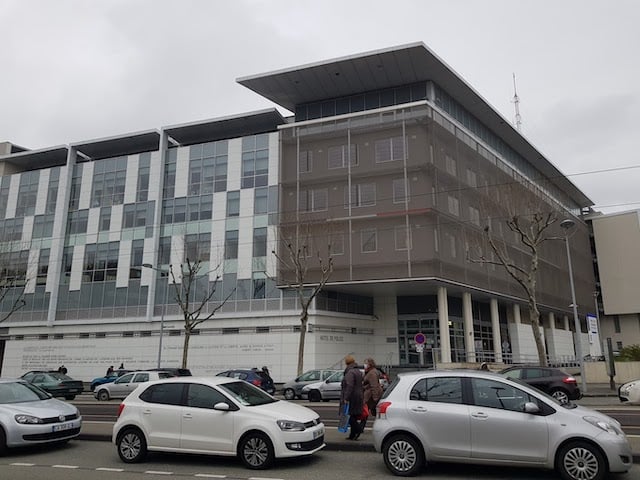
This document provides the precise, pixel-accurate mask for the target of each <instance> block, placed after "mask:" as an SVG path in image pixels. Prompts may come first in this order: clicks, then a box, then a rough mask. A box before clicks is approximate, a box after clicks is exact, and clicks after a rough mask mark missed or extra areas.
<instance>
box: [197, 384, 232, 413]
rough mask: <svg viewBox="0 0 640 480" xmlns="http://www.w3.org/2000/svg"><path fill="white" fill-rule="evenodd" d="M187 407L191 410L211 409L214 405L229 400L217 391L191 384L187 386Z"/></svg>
mask: <svg viewBox="0 0 640 480" xmlns="http://www.w3.org/2000/svg"><path fill="white" fill-rule="evenodd" d="M188 392H189V393H188V394H187V406H188V407H193V408H210V409H211V408H213V406H214V405H215V404H216V403H220V402H226V403H229V404H230V402H229V400H227V398H226V397H225V396H224V395H222V394H221V393H220V392H218V391H217V390H214V389H213V388H211V387H209V386H207V385H202V384H199V383H191V384H189V386H188Z"/></svg>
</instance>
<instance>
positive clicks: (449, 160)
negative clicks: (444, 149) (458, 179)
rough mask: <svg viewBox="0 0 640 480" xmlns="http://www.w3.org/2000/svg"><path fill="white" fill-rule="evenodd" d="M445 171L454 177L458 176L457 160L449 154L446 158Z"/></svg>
mask: <svg viewBox="0 0 640 480" xmlns="http://www.w3.org/2000/svg"><path fill="white" fill-rule="evenodd" d="M445 169H446V170H447V173H448V174H450V175H453V176H454V177H455V176H457V175H458V166H457V163H456V160H455V158H453V157H452V156H451V155H448V154H447V156H446V157H445Z"/></svg>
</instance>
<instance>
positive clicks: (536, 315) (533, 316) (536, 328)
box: [529, 299, 547, 367]
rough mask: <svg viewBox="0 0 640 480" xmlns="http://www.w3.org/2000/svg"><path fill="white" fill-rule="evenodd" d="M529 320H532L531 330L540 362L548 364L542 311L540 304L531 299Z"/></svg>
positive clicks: (543, 365)
mask: <svg viewBox="0 0 640 480" xmlns="http://www.w3.org/2000/svg"><path fill="white" fill-rule="evenodd" d="M529 321H530V322H531V330H532V331H533V339H534V340H535V342H536V349H537V350H538V363H539V364H540V366H541V367H546V366H547V355H546V351H545V348H544V343H542V335H541V334H540V312H539V311H538V305H537V304H536V303H535V302H534V301H532V299H529Z"/></svg>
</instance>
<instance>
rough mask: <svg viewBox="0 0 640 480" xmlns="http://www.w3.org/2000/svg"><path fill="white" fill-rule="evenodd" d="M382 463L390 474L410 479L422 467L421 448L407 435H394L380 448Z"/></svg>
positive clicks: (422, 453)
mask: <svg viewBox="0 0 640 480" xmlns="http://www.w3.org/2000/svg"><path fill="white" fill-rule="evenodd" d="M382 456H383V457H384V463H385V465H386V466H387V468H388V469H389V471H390V472H391V473H393V474H394V475H398V476H400V477H411V476H413V475H415V474H417V473H418V470H420V469H421V468H422V466H423V465H424V452H423V451H422V446H421V445H420V443H419V442H418V441H417V440H416V439H415V438H413V437H411V436H409V435H396V436H394V437H392V438H391V439H389V440H388V441H386V442H385V444H384V446H383V447H382Z"/></svg>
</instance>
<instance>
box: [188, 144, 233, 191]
mask: <svg viewBox="0 0 640 480" xmlns="http://www.w3.org/2000/svg"><path fill="white" fill-rule="evenodd" d="M227 153H228V142H227V140H222V141H218V142H211V143H204V144H200V145H192V146H191V147H190V149H189V195H203V194H212V193H213V192H224V191H225V190H226V189H227V162H228V159H227Z"/></svg>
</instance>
